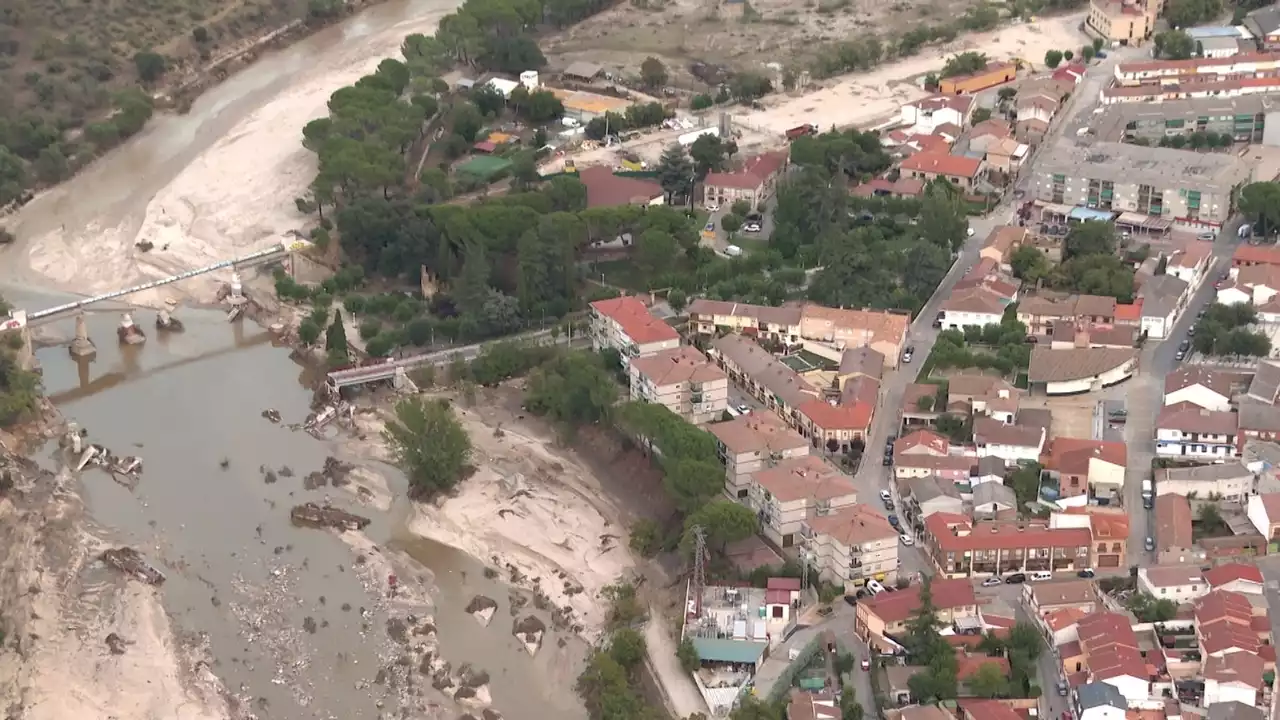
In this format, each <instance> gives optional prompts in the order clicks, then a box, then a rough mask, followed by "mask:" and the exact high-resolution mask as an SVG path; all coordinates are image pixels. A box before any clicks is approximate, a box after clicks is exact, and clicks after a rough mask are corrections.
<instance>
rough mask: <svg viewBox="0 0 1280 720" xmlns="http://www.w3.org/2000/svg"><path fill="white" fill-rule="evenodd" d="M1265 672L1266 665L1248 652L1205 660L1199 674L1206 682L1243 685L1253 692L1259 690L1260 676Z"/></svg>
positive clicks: (1260, 687) (1261, 681) (1260, 686)
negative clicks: (1214, 681) (1213, 681)
mask: <svg viewBox="0 0 1280 720" xmlns="http://www.w3.org/2000/svg"><path fill="white" fill-rule="evenodd" d="M1266 670H1267V668H1266V663H1265V662H1263V660H1262V658H1260V657H1258V656H1257V655H1254V654H1253V653H1250V652H1234V653H1227V654H1226V655H1222V656H1219V657H1207V658H1205V660H1204V671H1203V672H1202V673H1201V674H1203V675H1204V678H1205V679H1206V680H1217V681H1218V682H1220V683H1243V684H1245V685H1248V686H1249V687H1251V688H1253V689H1254V690H1261V689H1262V686H1263V680H1262V676H1263V673H1265V672H1266Z"/></svg>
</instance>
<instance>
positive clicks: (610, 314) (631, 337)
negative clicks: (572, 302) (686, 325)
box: [591, 295, 680, 366]
mask: <svg viewBox="0 0 1280 720" xmlns="http://www.w3.org/2000/svg"><path fill="white" fill-rule="evenodd" d="M677 347H680V334H679V333H677V332H676V331H675V329H674V328H672V327H671V326H670V325H668V324H666V323H665V322H663V321H662V320H660V319H658V318H656V317H654V316H653V315H652V314H650V313H649V308H647V307H645V304H644V303H642V302H640V300H638V299H637V298H636V297H634V296H632V295H624V296H622V297H616V298H612V299H609V300H597V301H596V302H593V303H591V349H592V350H597V351H598V350H603V349H605V348H611V349H614V350H617V351H618V353H619V354H621V355H622V364H623V366H628V365H630V363H631V359H632V358H636V357H642V356H644V355H652V354H653V353H656V352H660V351H662V350H672V349H675V348H677Z"/></svg>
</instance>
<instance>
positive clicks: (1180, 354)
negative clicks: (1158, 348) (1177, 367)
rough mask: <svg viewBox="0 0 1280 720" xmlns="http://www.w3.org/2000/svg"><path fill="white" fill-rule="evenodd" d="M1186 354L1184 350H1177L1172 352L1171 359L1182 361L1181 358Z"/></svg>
mask: <svg viewBox="0 0 1280 720" xmlns="http://www.w3.org/2000/svg"><path fill="white" fill-rule="evenodd" d="M1186 356H1187V354H1186V353H1185V352H1183V351H1182V350H1179V351H1178V352H1176V353H1174V354H1173V359H1174V360H1176V361H1178V362H1182V359H1183V358H1185V357H1186Z"/></svg>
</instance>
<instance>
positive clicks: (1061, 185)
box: [1033, 140, 1253, 227]
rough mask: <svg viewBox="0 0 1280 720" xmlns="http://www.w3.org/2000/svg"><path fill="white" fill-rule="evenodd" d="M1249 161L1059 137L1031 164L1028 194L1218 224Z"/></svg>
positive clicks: (1245, 177)
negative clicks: (1032, 174) (1031, 184)
mask: <svg viewBox="0 0 1280 720" xmlns="http://www.w3.org/2000/svg"><path fill="white" fill-rule="evenodd" d="M1252 175H1253V171H1252V168H1251V166H1250V165H1249V164H1248V163H1247V162H1245V161H1244V160H1241V159H1240V158H1238V157H1236V156H1235V155H1231V154H1227V153H1198V152H1191V151H1186V150H1174V149H1171V148H1161V147H1144V146H1141V145H1128V144H1124V143H1115V142H1096V143H1087V144H1080V145H1076V144H1073V143H1071V142H1070V141H1067V140H1059V141H1058V143H1057V144H1055V145H1054V146H1053V147H1051V148H1047V152H1046V153H1045V157H1044V159H1043V161H1042V162H1041V163H1039V166H1038V167H1037V169H1036V173H1035V185H1034V189H1033V192H1034V194H1035V199H1037V200H1040V201H1043V202H1051V203H1056V204H1061V205H1076V206H1084V207H1091V208H1098V209H1100V210H1110V211H1120V212H1135V213H1139V214H1142V215H1147V216H1150V217H1155V218H1162V219H1165V220H1171V221H1173V222H1176V223H1179V224H1182V225H1186V226H1191V227H1220V226H1221V225H1222V224H1223V223H1224V222H1226V220H1227V218H1228V217H1230V215H1231V199H1232V193H1233V192H1234V191H1235V190H1236V189H1237V188H1239V187H1241V186H1243V185H1245V184H1247V183H1249V182H1251V181H1252Z"/></svg>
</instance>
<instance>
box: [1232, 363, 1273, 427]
mask: <svg viewBox="0 0 1280 720" xmlns="http://www.w3.org/2000/svg"><path fill="white" fill-rule="evenodd" d="M1259 367H1261V365H1260V366H1259ZM1238 415H1239V422H1240V445H1241V447H1243V446H1244V444H1245V443H1246V442H1248V441H1249V440H1264V441H1274V440H1276V438H1277V437H1280V407H1277V406H1275V405H1270V404H1266V403H1260V402H1255V401H1249V400H1246V401H1243V402H1241V403H1240V410H1239V413H1238Z"/></svg>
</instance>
